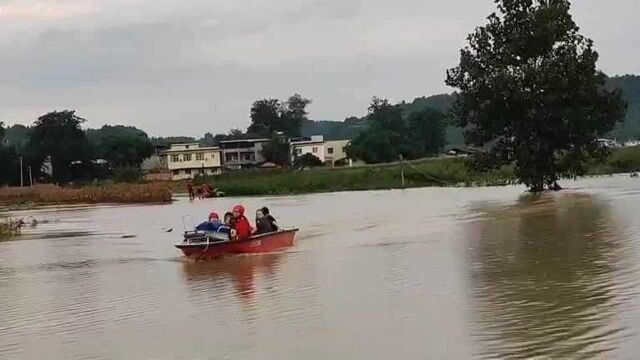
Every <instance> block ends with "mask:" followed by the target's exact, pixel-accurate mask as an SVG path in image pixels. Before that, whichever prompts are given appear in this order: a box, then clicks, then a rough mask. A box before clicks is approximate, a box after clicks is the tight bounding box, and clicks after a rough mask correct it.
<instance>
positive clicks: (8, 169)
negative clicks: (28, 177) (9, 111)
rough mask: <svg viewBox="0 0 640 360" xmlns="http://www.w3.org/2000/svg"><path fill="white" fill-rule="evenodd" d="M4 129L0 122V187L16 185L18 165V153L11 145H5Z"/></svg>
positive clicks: (18, 172)
mask: <svg viewBox="0 0 640 360" xmlns="http://www.w3.org/2000/svg"><path fill="white" fill-rule="evenodd" d="M5 134H6V132H5V128H4V124H3V123H2V122H1V121H0V169H2V171H0V185H18V184H19V181H20V163H19V157H18V153H17V152H16V149H15V147H14V146H12V145H11V144H5V142H6V141H5V140H6V139H5Z"/></svg>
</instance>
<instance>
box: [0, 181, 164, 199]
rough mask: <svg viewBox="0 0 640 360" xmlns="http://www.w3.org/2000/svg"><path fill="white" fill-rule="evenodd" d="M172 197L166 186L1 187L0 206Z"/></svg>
mask: <svg viewBox="0 0 640 360" xmlns="http://www.w3.org/2000/svg"><path fill="white" fill-rule="evenodd" d="M171 197H172V195H171V189H170V186H169V185H168V184H165V183H149V184H110V185H105V186H84V187H79V188H74V187H59V186H55V185H38V186H34V187H33V188H28V187H25V188H16V187H5V188H0V203H5V204H29V203H36V204H39V203H44V204H77V203H88V204H95V203H161V202H169V201H171Z"/></svg>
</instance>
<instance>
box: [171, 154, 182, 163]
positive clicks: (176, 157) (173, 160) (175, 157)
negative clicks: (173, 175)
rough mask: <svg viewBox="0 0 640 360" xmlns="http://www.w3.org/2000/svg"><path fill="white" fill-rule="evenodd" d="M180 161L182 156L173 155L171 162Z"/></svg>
mask: <svg viewBox="0 0 640 360" xmlns="http://www.w3.org/2000/svg"><path fill="white" fill-rule="evenodd" d="M179 161H180V156H178V155H171V162H174V163H176V162H179Z"/></svg>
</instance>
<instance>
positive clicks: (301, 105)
mask: <svg viewBox="0 0 640 360" xmlns="http://www.w3.org/2000/svg"><path fill="white" fill-rule="evenodd" d="M310 103H311V100H309V99H305V98H303V97H302V96H301V95H299V94H294V95H292V96H291V97H289V99H288V100H287V101H286V102H284V103H283V102H281V101H280V100H278V99H273V98H268V99H262V100H257V101H256V102H254V103H253V105H252V106H251V125H250V126H249V128H248V129H247V133H248V134H251V135H253V136H258V137H270V136H271V135H272V134H274V133H277V132H282V133H283V134H284V135H286V136H288V137H298V136H300V127H301V125H302V122H303V121H304V120H307V111H306V106H307V105H309V104H310Z"/></svg>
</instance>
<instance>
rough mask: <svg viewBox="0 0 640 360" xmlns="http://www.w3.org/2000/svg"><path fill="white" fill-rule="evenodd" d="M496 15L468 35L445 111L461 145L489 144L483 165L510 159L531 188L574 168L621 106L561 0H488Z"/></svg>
mask: <svg viewBox="0 0 640 360" xmlns="http://www.w3.org/2000/svg"><path fill="white" fill-rule="evenodd" d="M496 2H497V4H498V9H499V13H498V14H496V13H494V14H492V15H490V16H489V18H488V24H487V25H485V26H482V27H479V28H477V29H476V31H475V32H473V33H472V34H471V35H469V38H468V41H469V44H468V46H467V47H465V48H463V49H462V50H461V56H460V64H459V65H458V66H457V67H456V68H453V69H450V70H449V71H447V80H446V83H447V85H449V86H452V87H455V88H458V89H460V91H461V92H460V93H459V96H458V98H457V100H456V103H455V106H454V110H453V113H454V115H455V116H456V118H457V120H458V125H459V126H461V127H463V128H465V129H466V133H465V138H466V141H467V142H468V143H469V144H472V145H475V146H478V147H483V146H490V147H491V151H490V153H489V154H488V156H485V158H484V159H483V160H485V161H484V165H487V166H491V167H500V166H502V165H507V164H510V163H512V162H515V166H516V167H515V173H516V175H517V176H518V178H519V179H520V181H522V182H523V183H524V184H526V185H527V186H528V187H529V188H531V189H532V190H533V191H540V190H542V189H543V187H544V185H547V186H549V187H553V185H554V184H555V182H556V181H557V180H558V179H559V178H561V177H574V176H578V175H581V174H583V173H584V171H585V167H584V162H585V161H586V160H587V159H589V158H590V157H593V156H596V155H597V153H598V152H599V148H598V144H597V142H596V138H597V137H600V136H604V135H605V134H607V133H608V132H609V131H611V130H612V129H613V127H614V125H615V124H616V123H618V122H619V121H621V120H622V119H623V117H624V113H625V103H624V101H623V100H622V98H621V93H620V91H618V90H613V91H612V90H607V89H606V88H605V86H604V85H605V79H606V77H605V76H604V75H603V74H602V73H600V72H598V71H597V70H596V61H597V59H598V54H597V52H596V51H595V50H594V49H593V43H592V41H591V40H589V39H587V38H585V37H583V36H582V35H580V34H579V33H578V27H577V26H576V24H575V23H574V22H573V20H572V18H571V15H570V13H569V9H570V3H569V1H567V0H557V1H551V2H549V1H545V0H497V1H496Z"/></svg>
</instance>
